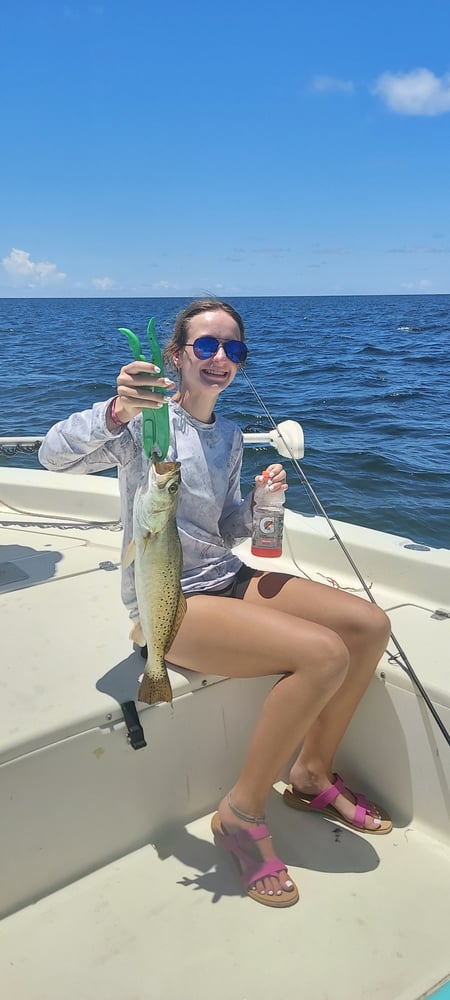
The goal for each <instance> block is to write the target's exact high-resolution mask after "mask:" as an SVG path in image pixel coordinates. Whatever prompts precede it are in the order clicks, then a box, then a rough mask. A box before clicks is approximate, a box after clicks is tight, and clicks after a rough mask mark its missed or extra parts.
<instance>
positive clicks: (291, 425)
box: [0, 420, 305, 459]
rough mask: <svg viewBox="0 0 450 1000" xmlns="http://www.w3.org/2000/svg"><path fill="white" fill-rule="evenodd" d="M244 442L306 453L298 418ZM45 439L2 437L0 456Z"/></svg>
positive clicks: (28, 450)
mask: <svg viewBox="0 0 450 1000" xmlns="http://www.w3.org/2000/svg"><path fill="white" fill-rule="evenodd" d="M243 437H244V444H245V445H250V446H254V447H258V448H259V447H264V446H265V445H271V446H272V447H273V448H275V450H276V451H277V452H278V454H279V455H282V456H283V457H284V458H297V459H298V458H303V455H304V453H305V449H304V437H303V430H302V427H301V425H300V424H299V423H298V422H297V421H296V420H283V421H282V422H281V423H280V424H277V426H276V428H272V429H271V430H264V431H250V430H249V431H246V430H244V431H243ZM43 440H44V435H43V434H42V435H41V434H38V435H33V436H15V435H12V436H8V437H0V457H1V458H14V456H15V455H33V454H35V453H36V452H37V451H39V448H40V446H41V444H42V441H43Z"/></svg>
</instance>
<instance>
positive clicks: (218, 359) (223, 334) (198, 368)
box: [175, 309, 242, 396]
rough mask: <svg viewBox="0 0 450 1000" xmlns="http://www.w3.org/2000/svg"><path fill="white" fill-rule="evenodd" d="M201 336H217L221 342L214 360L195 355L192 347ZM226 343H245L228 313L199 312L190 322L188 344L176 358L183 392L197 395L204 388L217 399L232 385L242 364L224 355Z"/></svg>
mask: <svg viewBox="0 0 450 1000" xmlns="http://www.w3.org/2000/svg"><path fill="white" fill-rule="evenodd" d="M198 337H215V338H216V339H217V340H218V341H220V345H219V347H218V349H217V351H216V353H215V354H214V355H213V356H212V357H210V358H207V359H206V360H200V359H199V358H197V357H196V356H195V354H194V351H193V349H192V344H193V343H194V341H195V340H197V339H198ZM227 340H242V337H241V333H240V330H239V327H238V325H237V323H235V321H234V319H233V317H232V316H230V315H229V313H226V312H223V310H220V309H216V310H212V311H211V312H204V313H198V314H197V316H193V317H192V319H190V320H189V323H188V335H187V341H186V344H185V346H184V348H180V351H179V353H178V354H177V355H175V361H176V363H177V367H178V370H179V372H180V375H181V381H182V388H183V390H186V389H189V390H190V391H191V392H192V391H194V392H198V391H199V390H200V389H203V390H205V391H209V392H211V394H213V395H216V396H217V395H218V393H219V392H223V390H224V389H226V388H227V386H228V385H231V382H232V381H233V379H234V377H235V375H236V373H237V371H238V368H239V365H237V364H235V363H234V362H233V361H230V360H229V358H227V355H226V354H225V351H224V349H223V346H222V344H223V342H225V341H227Z"/></svg>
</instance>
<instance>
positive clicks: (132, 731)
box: [120, 701, 147, 750]
mask: <svg viewBox="0 0 450 1000" xmlns="http://www.w3.org/2000/svg"><path fill="white" fill-rule="evenodd" d="M120 707H121V709H122V712H123V717H124V719H125V725H126V727H127V730H128V742H129V743H130V744H131V746H132V747H133V750H142V749H143V748H144V747H146V746H147V743H146V740H145V736H144V730H143V728H142V726H141V723H140V722H139V716H138V713H137V708H136V705H135V702H134V701H123V702H122V704H121V706H120Z"/></svg>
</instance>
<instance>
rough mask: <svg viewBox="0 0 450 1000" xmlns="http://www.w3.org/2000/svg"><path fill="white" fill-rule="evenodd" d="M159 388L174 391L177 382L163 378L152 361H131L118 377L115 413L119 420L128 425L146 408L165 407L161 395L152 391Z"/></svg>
mask: <svg viewBox="0 0 450 1000" xmlns="http://www.w3.org/2000/svg"><path fill="white" fill-rule="evenodd" d="M157 386H159V387H160V388H163V389H174V388H175V382H173V381H172V379H170V378H161V375H160V373H159V369H158V368H157V367H156V365H153V364H151V362H150V361H131V363H130V364H129V365H124V366H123V368H121V369H120V372H119V375H118V377H117V399H116V405H115V413H116V416H117V417H118V419H119V420H120V421H121V422H122V423H124V424H127V423H128V422H129V421H130V420H132V419H133V417H135V416H136V415H137V414H138V413H140V412H141V410H143V409H144V408H145V409H149V410H152V409H156V408H158V407H160V406H163V405H164V404H163V403H162V402H161V399H162V397H161V393H160V392H154V391H152V390H154V389H155V387H157Z"/></svg>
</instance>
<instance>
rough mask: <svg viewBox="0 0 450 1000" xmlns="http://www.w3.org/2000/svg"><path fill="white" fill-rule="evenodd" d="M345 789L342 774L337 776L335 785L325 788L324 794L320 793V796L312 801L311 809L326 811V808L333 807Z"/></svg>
mask: <svg viewBox="0 0 450 1000" xmlns="http://www.w3.org/2000/svg"><path fill="white" fill-rule="evenodd" d="M343 788H344V782H343V780H342V778H341V776H340V774H336V775H335V781H334V784H332V785H328V788H324V790H323V792H319V794H318V795H316V796H315V797H314V798H313V799H311V800H310V803H309V804H310V807H311V809H325V808H326V806H330V805H332V804H333V802H335V801H336V799H337V797H338V795H340V794H341V792H342V789H343Z"/></svg>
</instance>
